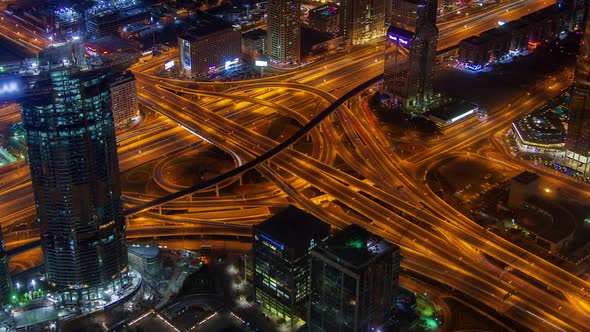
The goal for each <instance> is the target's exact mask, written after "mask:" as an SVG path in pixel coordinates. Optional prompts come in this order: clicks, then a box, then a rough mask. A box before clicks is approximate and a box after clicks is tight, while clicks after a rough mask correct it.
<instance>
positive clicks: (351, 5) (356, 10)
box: [340, 0, 386, 45]
mask: <svg viewBox="0 0 590 332" xmlns="http://www.w3.org/2000/svg"><path fill="white" fill-rule="evenodd" d="M340 13H341V15H342V16H341V19H340V22H341V24H342V27H341V32H342V40H343V42H344V44H346V45H359V44H362V43H364V42H366V41H368V40H371V39H374V38H377V37H381V36H383V35H384V34H385V30H386V27H385V0H342V1H341V2H340Z"/></svg>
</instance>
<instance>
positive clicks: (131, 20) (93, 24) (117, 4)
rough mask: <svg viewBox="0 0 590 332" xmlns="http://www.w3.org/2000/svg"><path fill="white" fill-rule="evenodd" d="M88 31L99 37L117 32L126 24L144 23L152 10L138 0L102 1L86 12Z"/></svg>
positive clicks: (91, 34)
mask: <svg viewBox="0 0 590 332" xmlns="http://www.w3.org/2000/svg"><path fill="white" fill-rule="evenodd" d="M84 14H85V15H84V16H85V19H86V32H87V33H88V34H89V35H90V36H92V37H94V38H99V37H103V36H107V35H110V34H113V33H117V32H118V31H119V29H121V28H122V27H123V26H124V25H127V24H136V23H142V22H144V21H145V20H147V19H148V18H149V17H150V11H149V10H148V9H147V8H146V7H145V6H144V5H143V3H141V2H138V1H137V0H114V1H100V2H98V3H96V4H95V5H94V6H92V7H91V8H89V9H87V10H86V12H85V13H84Z"/></svg>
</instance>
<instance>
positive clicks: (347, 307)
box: [308, 225, 400, 332]
mask: <svg viewBox="0 0 590 332" xmlns="http://www.w3.org/2000/svg"><path fill="white" fill-rule="evenodd" d="M399 270H400V248H399V247H398V246H396V245H394V244H392V243H390V242H388V241H386V240H384V239H382V238H381V237H379V236H376V235H374V234H372V233H370V232H368V231H367V230H365V229H363V228H361V227H360V226H356V225H353V226H349V227H347V228H346V229H344V230H343V231H341V232H339V233H337V234H336V235H334V236H333V237H332V238H330V239H328V240H326V241H324V242H323V243H321V244H319V245H318V246H316V247H315V248H314V249H313V250H312V251H311V271H310V275H311V281H310V283H311V292H310V306H309V319H308V326H309V331H325V332H331V331H350V332H360V331H363V332H365V331H378V330H380V329H381V328H382V327H383V325H384V324H386V323H387V321H388V320H389V319H390V318H391V315H392V311H393V309H394V306H395V303H396V296H397V288H398V284H399Z"/></svg>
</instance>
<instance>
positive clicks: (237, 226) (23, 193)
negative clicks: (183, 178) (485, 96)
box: [0, 1, 590, 331]
mask: <svg viewBox="0 0 590 332" xmlns="http://www.w3.org/2000/svg"><path fill="white" fill-rule="evenodd" d="M540 3H541V2H539V1H537V2H534V5H537V6H539V4H540ZM518 8H521V9H522V10H521V11H520V12H519V11H518ZM518 8H517V9H515V10H513V11H511V12H509V13H506V15H518V16H522V15H523V14H524V10H527V11H528V9H527V8H526V7H518ZM518 16H517V17H518ZM515 18H516V17H515ZM502 19H506V18H504V17H502ZM497 20H498V17H492V16H491V15H490V16H486V17H483V18H480V19H474V20H473V21H469V23H467V28H464V29H462V30H459V31H461V32H457V33H453V32H452V31H453V29H451V28H449V30H448V32H445V30H444V29H445V27H443V28H441V35H443V37H441V44H442V46H446V45H453V43H454V44H456V42H457V41H458V40H460V39H462V38H465V37H467V36H464V35H463V33H464V32H462V31H464V30H469V31H470V32H468V35H471V34H474V33H477V32H481V31H483V30H486V29H488V28H489V26H490V25H493V24H495V22H496V21H497ZM507 20H509V19H507ZM462 23H463V22H462ZM469 27H471V28H469ZM455 28H456V27H455ZM471 29H474V30H473V31H472V30H471ZM447 40H448V41H447ZM443 48H444V47H439V49H443ZM382 53H383V47H382V45H381V44H380V43H376V44H374V45H370V46H366V47H360V48H355V49H352V50H350V51H346V52H342V53H340V54H337V55H335V56H333V57H330V58H329V59H324V60H321V61H318V62H317V63H313V64H309V65H307V66H305V67H303V68H301V69H300V70H298V71H295V72H291V73H286V74H282V75H278V76H273V77H268V78H264V79H258V80H251V81H243V82H230V83H204V82H199V83H194V82H187V81H179V80H172V79H163V78H158V77H155V76H152V75H151V74H149V73H150V70H152V69H153V68H155V67H156V66H160V65H162V64H163V63H164V62H165V61H168V59H169V58H170V56H171V55H164V56H161V57H160V58H155V59H154V60H153V61H149V62H147V63H145V64H139V65H136V66H135V68H134V69H133V70H134V72H135V73H136V76H137V79H138V86H139V87H140V89H139V91H140V92H139V98H140V102H141V103H142V105H144V107H147V108H150V109H152V110H154V111H156V112H158V113H160V114H162V115H163V116H164V117H165V118H166V119H163V117H160V118H158V120H157V121H156V122H153V123H148V124H142V125H140V126H137V127H136V128H133V129H130V130H129V132H128V133H123V134H119V139H118V141H119V142H120V147H119V153H120V155H119V160H120V164H121V169H122V170H123V171H124V170H128V169H132V168H133V167H135V166H138V165H141V164H143V163H145V162H147V161H151V160H155V159H159V158H167V157H169V156H170V157H173V155H174V151H178V152H179V153H180V152H182V151H186V150H187V147H190V149H201V148H205V147H206V145H208V144H214V145H215V146H217V147H219V148H221V149H222V150H224V151H226V152H227V153H228V154H229V155H231V156H232V158H233V160H234V162H235V165H236V166H240V165H244V164H246V163H248V161H252V160H254V159H256V158H257V157H259V156H261V155H264V154H265V153H267V152H268V151H270V150H272V149H275V148H276V147H277V146H279V144H280V142H278V141H274V140H272V139H270V138H268V137H266V136H264V135H263V133H264V131H263V130H261V128H262V127H264V125H265V124H267V123H268V121H270V120H271V119H275V118H277V117H289V118H292V119H294V120H295V121H297V122H298V123H300V124H301V125H302V126H304V125H305V124H306V123H308V122H310V121H313V119H314V117H316V116H317V115H318V114H319V113H320V112H321V111H322V110H324V109H325V108H327V107H328V106H329V105H331V104H333V103H335V102H336V101H338V100H339V98H340V97H342V96H344V95H346V94H347V93H348V92H350V91H355V90H354V89H355V88H356V87H357V86H359V85H361V84H363V83H365V82H369V83H370V84H365V85H368V86H371V85H373V84H372V83H373V82H376V81H377V80H378V79H379V76H380V75H381V74H382V72H383V54H382ZM547 84H548V83H547V82H546V81H543V82H538V83H537V88H538V89H541V91H545V92H546V93H538V94H537V93H536V94H533V95H528V94H525V95H523V96H521V97H519V98H517V99H516V100H513V101H510V105H504V107H502V108H501V109H497V110H493V112H492V113H493V114H492V116H490V117H489V118H488V119H487V121H485V122H482V123H481V124H479V125H477V126H474V127H471V128H466V129H464V130H463V131H462V132H461V133H458V134H456V135H451V136H449V137H448V138H445V139H442V140H440V141H439V142H437V144H436V145H434V146H432V147H430V148H429V149H427V150H426V151H424V152H422V153H418V154H415V155H413V156H412V157H410V158H409V159H406V160H402V159H401V158H400V157H399V156H398V154H397V153H396V151H395V148H394V147H393V146H391V145H390V142H389V140H388V139H387V137H386V135H385V134H384V133H383V131H382V130H381V128H380V127H379V126H378V125H377V124H376V121H375V119H373V118H372V117H371V115H370V113H368V112H367V111H366V109H365V108H364V105H365V104H364V103H363V102H362V100H361V99H360V98H359V96H358V95H356V96H355V97H353V98H351V99H349V100H348V101H347V102H346V103H344V104H343V105H340V106H339V107H334V108H335V111H334V112H333V114H331V115H330V116H329V117H327V119H326V120H324V121H321V122H320V124H319V125H318V126H316V127H315V128H313V129H311V130H310V131H309V134H308V135H309V139H310V140H311V142H313V144H312V151H311V152H307V151H306V152H302V151H298V149H296V148H295V146H296V144H291V145H290V147H288V148H286V149H284V150H283V151H282V152H281V153H278V154H276V155H274V156H272V158H270V159H268V160H266V161H264V162H262V163H259V164H258V165H257V166H256V170H257V171H258V172H260V173H261V174H263V175H264V176H265V177H266V178H267V179H268V180H269V181H271V182H273V183H274V186H271V185H269V186H268V187H269V188H268V189H265V190H263V191H260V192H253V193H244V194H242V195H240V196H239V197H237V196H235V197H234V196H230V197H226V196H223V195H221V197H217V195H216V191H215V190H211V189H209V190H210V191H209V193H210V194H211V197H209V198H202V196H203V195H199V198H195V197H193V196H192V195H189V196H186V197H184V198H182V199H177V200H175V201H171V202H167V203H165V204H160V205H159V206H157V207H156V208H152V209H149V210H148V209H144V208H137V206H140V207H141V206H144V207H145V205H142V204H145V203H148V202H149V201H150V200H151V199H152V198H153V197H150V196H149V195H145V194H144V195H138V194H134V193H125V200H126V202H127V204H128V205H129V206H134V207H136V208H132V209H130V211H133V214H134V216H133V218H130V219H129V227H128V232H129V235H132V236H134V235H137V234H138V233H139V235H141V234H144V235H147V236H155V235H158V234H182V235H188V234H199V232H200V231H204V230H205V229H207V231H211V232H219V233H221V234H223V233H224V232H227V233H228V234H232V235H236V236H241V235H244V234H247V232H248V227H249V226H251V225H252V224H255V223H257V222H259V221H260V220H263V219H264V217H265V212H264V210H261V208H267V207H280V206H285V205H286V204H288V203H293V204H297V205H299V206H300V207H303V208H304V209H305V210H307V211H309V212H311V213H313V214H314V215H316V216H318V217H320V218H321V219H323V220H325V221H327V222H330V223H332V224H333V225H334V226H335V227H338V228H341V227H344V226H345V225H347V224H350V223H358V224H361V225H363V227H366V228H367V229H369V230H370V231H372V232H375V233H377V234H379V235H381V236H383V237H385V238H387V239H389V240H391V241H392V242H394V243H396V244H398V245H400V246H401V247H402V248H403V251H402V252H403V256H404V259H403V261H402V266H403V268H405V269H407V270H411V271H413V272H414V273H417V274H422V275H425V276H428V277H429V278H431V279H434V280H437V281H439V282H440V283H442V284H446V285H448V286H450V287H452V288H453V289H456V290H457V291H460V292H462V293H464V294H466V295H468V296H470V297H472V298H473V299H474V300H476V301H479V302H481V303H482V304H485V305H487V306H489V307H491V308H494V309H495V310H497V311H498V312H499V313H501V314H503V315H505V316H507V317H510V318H512V319H514V320H515V321H517V322H518V323H519V324H521V325H522V326H524V327H527V328H530V329H532V330H537V331H548V330H551V331H554V330H561V331H584V330H587V329H588V327H590V298H589V297H588V290H590V288H589V286H590V285H589V284H588V282H587V281H585V280H582V279H580V278H578V277H576V276H574V275H572V274H570V273H568V272H566V271H564V270H562V269H560V268H558V267H556V266H554V265H552V264H550V263H548V262H546V261H545V260H543V259H541V258H539V257H537V256H535V255H534V254H532V253H529V252H527V251H525V250H523V249H521V248H519V247H517V246H515V245H513V244H511V243H509V242H507V241H506V240H504V239H503V238H501V237H499V236H497V235H495V234H494V233H490V232H487V231H486V230H485V229H483V228H481V227H480V226H479V225H477V224H476V223H474V222H473V221H472V220H470V219H469V218H468V217H466V216H464V215H462V214H461V213H460V212H458V211H456V210H455V209H453V208H452V207H451V206H449V205H448V204H446V203H445V202H444V201H442V200H441V199H440V198H439V197H438V196H436V195H434V194H433V193H432V192H431V191H430V190H429V188H428V187H427V186H426V185H425V184H424V170H425V169H427V168H428V164H429V163H430V162H432V160H434V159H436V158H439V157H441V156H444V155H445V154H448V153H449V152H451V151H452V152H457V151H461V150H464V149H466V148H468V147H469V146H470V145H471V144H473V143H475V142H477V141H479V140H481V139H483V138H486V137H488V136H491V135H492V134H494V133H495V132H497V131H499V130H501V129H503V128H505V127H507V126H508V125H509V124H510V123H511V122H512V121H513V120H514V119H515V118H517V117H519V116H522V115H524V114H526V113H528V112H529V111H531V110H533V109H535V108H536V107H538V106H540V105H542V104H543V103H544V102H545V101H546V100H548V99H549V98H551V97H552V96H554V95H555V94H556V93H557V92H558V91H560V90H561V89H563V88H565V87H567V86H568V85H569V84H571V81H570V79H569V75H568V73H562V74H561V75H559V76H558V77H556V79H555V80H554V81H551V82H550V84H551V87H552V89H551V91H546V90H547ZM10 111H12V113H14V108H12V109H10V110H7V111H6V113H9V112H10ZM3 116H9V115H4V113H3ZM12 116H14V114H13V115H12ZM185 129H186V130H185ZM138 135H141V137H138ZM308 135H307V134H306V135H303V136H302V137H307V136H308ZM302 139H304V138H302ZM337 158H340V159H341V160H342V161H343V162H344V163H346V164H347V165H348V167H349V168H350V169H352V170H353V172H344V171H341V170H340V167H336V166H335V160H336V159H337ZM19 163H20V164H19V165H18V166H22V167H18V166H17V168H16V169H11V170H10V172H8V171H7V172H6V174H3V175H2V179H3V182H4V181H5V182H6V183H7V184H9V185H3V192H2V196H0V204H2V205H1V206H0V207H1V208H2V209H3V211H11V212H10V213H9V214H8V215H7V216H6V215H5V216H2V219H1V220H0V222H1V223H2V226H3V227H4V228H6V227H10V226H9V225H10V224H12V223H14V222H15V221H18V220H22V219H24V218H25V217H27V216H28V217H31V216H33V215H34V209H33V208H32V206H33V204H32V190H31V189H30V181H29V180H28V179H27V176H28V174H25V175H24V176H23V172H25V173H26V169H27V168H26V166H25V165H24V162H22V161H21V162H19ZM349 173H350V174H349ZM154 176H155V177H158V174H155V175H154ZM5 179H6V180H5ZM23 179H24V180H23ZM237 179H238V177H236V178H235V179H233V180H232V181H238V180H237ZM375 184H377V185H375ZM220 185H223V183H221V184H220ZM402 186H403V187H402ZM309 187H312V188H315V189H316V190H318V191H319V192H321V193H322V194H323V195H322V197H323V201H319V200H317V199H316V200H314V199H310V198H308V197H306V196H305V195H303V194H302V191H303V190H304V188H309ZM277 188H279V189H280V192H279V193H278V194H277V190H276V189H277ZM399 188H403V190H400V189H399ZM183 190H184V191H187V192H190V190H191V188H184V189H183ZM222 191H223V190H222ZM330 202H331V203H330ZM334 202H338V205H336V204H333V203H334ZM342 206H345V207H346V208H347V209H348V211H345V209H343V208H341V207H342ZM424 206H426V207H427V208H424ZM179 207H181V208H185V207H187V208H188V207H191V208H192V209H193V210H194V211H209V212H210V213H208V214H207V218H203V217H202V216H203V214H201V215H200V216H201V217H195V216H191V214H190V213H189V214H187V215H175V216H173V217H171V216H163V215H160V214H158V213H157V211H158V209H161V208H164V209H166V208H169V209H175V208H179ZM236 207H239V208H240V209H243V210H241V211H242V212H240V213H239V216H238V213H234V215H235V217H233V218H229V219H228V218H222V216H223V214H224V211H225V210H230V211H235V210H236ZM249 211H250V212H252V214H249ZM350 211H353V213H350ZM189 224H190V225H191V226H188V225H189ZM229 224H232V225H231V227H230V225H229ZM9 229H10V228H9ZM150 230H151V231H150ZM7 235H8V236H10V235H9V234H7ZM489 257H492V258H493V259H489ZM498 262H502V263H503V264H499V263H498ZM505 267H509V268H505ZM511 270H512V271H515V270H517V271H520V272H522V273H519V274H518V275H522V274H524V275H526V276H527V277H526V278H523V277H519V276H517V274H516V273H512V272H511Z"/></svg>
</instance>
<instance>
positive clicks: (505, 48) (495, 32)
mask: <svg viewBox="0 0 590 332" xmlns="http://www.w3.org/2000/svg"><path fill="white" fill-rule="evenodd" d="M479 36H480V37H481V38H483V39H486V40H488V42H489V43H488V49H489V51H490V58H491V60H492V61H499V60H502V59H503V58H505V57H506V56H507V55H508V53H509V52H510V45H511V44H512V36H511V34H510V33H509V32H508V31H506V30H502V29H500V28H493V29H490V30H487V31H484V32H483V33H482V34H481V35H479Z"/></svg>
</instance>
